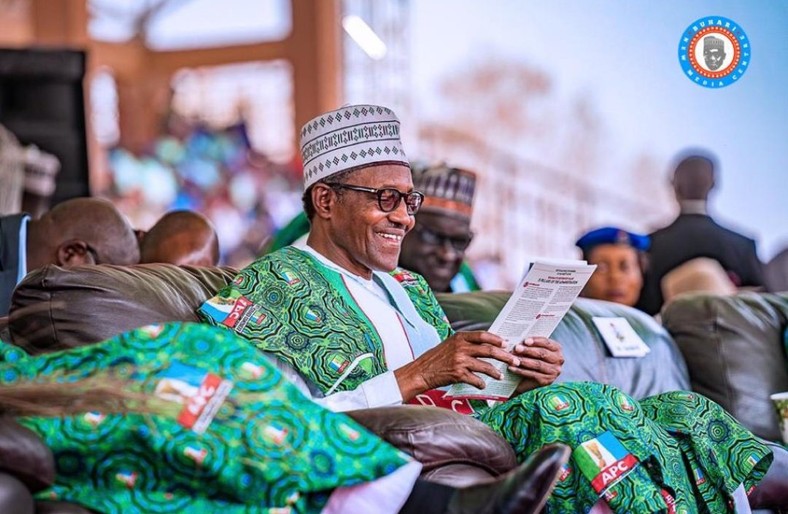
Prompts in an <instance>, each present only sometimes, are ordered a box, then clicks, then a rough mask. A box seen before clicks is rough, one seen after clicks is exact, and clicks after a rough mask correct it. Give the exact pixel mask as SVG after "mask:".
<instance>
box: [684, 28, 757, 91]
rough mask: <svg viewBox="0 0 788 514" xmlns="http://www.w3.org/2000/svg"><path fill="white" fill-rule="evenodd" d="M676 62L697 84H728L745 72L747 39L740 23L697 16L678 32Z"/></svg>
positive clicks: (747, 49) (748, 59) (712, 86)
mask: <svg viewBox="0 0 788 514" xmlns="http://www.w3.org/2000/svg"><path fill="white" fill-rule="evenodd" d="M679 63H681V68H682V69H683V70H684V75H685V76H686V77H687V78H689V79H690V80H691V81H693V82H694V83H696V84H698V85H701V86H704V87H711V88H720V87H725V86H729V85H731V84H733V83H734V82H736V81H738V80H739V79H740V78H741V76H742V75H743V74H744V72H745V71H747V66H749V64H750V40H749V39H747V34H745V32H744V30H743V29H742V28H741V27H740V26H739V24H738V23H736V22H734V21H732V20H729V19H728V18H724V17H722V16H707V17H705V18H700V19H698V20H696V21H695V22H693V23H692V24H691V25H690V26H689V27H687V30H685V31H684V34H682V35H681V41H679Z"/></svg>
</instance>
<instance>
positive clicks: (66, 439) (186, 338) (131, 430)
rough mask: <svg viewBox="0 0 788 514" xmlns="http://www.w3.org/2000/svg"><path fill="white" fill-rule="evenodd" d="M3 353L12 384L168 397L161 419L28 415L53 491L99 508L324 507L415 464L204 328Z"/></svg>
mask: <svg viewBox="0 0 788 514" xmlns="http://www.w3.org/2000/svg"><path fill="white" fill-rule="evenodd" d="M0 349H2V357H3V359H2V363H0V384H3V385H11V384H16V383H20V382H24V381H36V382H49V383H51V382H56V383H63V384H64V387H69V385H68V383H69V382H72V381H74V380H77V379H83V378H91V377H98V378H100V379H113V380H122V381H128V384H129V387H130V389H131V390H133V391H138V392H143V393H145V394H146V395H148V396H149V397H150V398H155V399H157V400H158V401H157V403H156V404H155V405H156V407H157V408H156V410H155V413H146V414H125V415H104V414H101V413H98V412H89V413H86V414H84V415H78V416H70V417H66V418H62V419H60V418H43V417H35V418H23V419H21V420H20V421H21V422H22V423H23V424H24V425H26V426H27V427H29V428H31V429H32V430H33V431H34V432H36V433H38V434H39V435H40V436H41V437H42V438H43V439H44V441H45V442H46V444H47V445H48V446H49V447H50V448H51V449H52V451H53V453H54V456H55V465H56V469H57V482H56V484H55V485H54V487H52V488H50V489H48V490H46V491H44V492H42V493H40V497H42V498H46V499H60V500H66V501H71V502H75V503H79V504H81V505H84V506H86V507H88V508H90V509H95V510H96V511H98V512H102V513H130V512H144V513H182V512H189V513H217V512H221V513H224V514H235V513H271V514H275V513H277V514H284V513H288V512H319V511H320V510H321V508H322V506H323V505H324V504H325V502H326V500H327V497H328V495H329V494H330V493H331V491H332V490H333V489H335V488H337V487H340V486H350V485H354V484H359V483H362V482H367V481H371V480H374V479H377V478H380V477H382V476H384V475H388V474H390V473H391V472H393V471H394V470H395V469H397V468H399V467H400V466H402V465H403V464H404V463H406V462H408V460H409V458H408V457H407V456H406V455H404V454H403V453H401V452H399V451H398V450H396V449H395V448H393V447H391V446H390V445H388V444H387V443H385V442H384V441H382V440H380V439H379V438H377V437H376V436H374V435H373V434H370V433H369V432H367V431H366V430H365V429H364V428H362V427H361V426H360V425H358V424H357V423H356V422H354V421H353V420H351V419H350V418H348V417H346V416H344V415H342V414H335V413H332V412H329V411H327V410H325V409H322V408H321V407H319V406H317V405H316V404H314V403H313V402H312V401H310V400H309V399H307V398H306V397H304V396H303V395H302V394H301V393H300V391H298V390H297V389H296V388H295V386H293V385H292V384H290V383H289V382H287V381H286V380H285V379H284V378H283V377H282V375H281V374H280V373H279V371H278V370H277V369H276V368H275V367H274V366H273V365H272V364H271V363H270V362H269V361H268V359H267V358H266V357H265V356H263V354H262V353H261V352H259V351H257V350H256V349H255V348H253V347H252V346H250V345H249V344H248V343H246V342H245V341H244V340H242V339H240V338H239V337H238V336H236V335H234V334H232V333H231V332H229V331H227V330H221V329H216V328H212V327H209V326H208V325H205V324H191V323H183V324H181V323H173V324H167V325H156V326H149V327H144V328H140V329H137V330H134V331H132V332H129V333H127V334H124V335H121V336H118V337H115V338H113V339H110V340H108V341H105V342H103V343H99V344H96V345H91V346H84V347H81V348H78V349H72V350H67V351H62V352H58V353H52V354H46V355H40V356H35V357H33V356H28V355H26V354H24V353H23V352H22V351H21V350H19V349H18V348H16V347H12V346H8V345H3V346H2V347H0ZM152 405H153V404H152Z"/></svg>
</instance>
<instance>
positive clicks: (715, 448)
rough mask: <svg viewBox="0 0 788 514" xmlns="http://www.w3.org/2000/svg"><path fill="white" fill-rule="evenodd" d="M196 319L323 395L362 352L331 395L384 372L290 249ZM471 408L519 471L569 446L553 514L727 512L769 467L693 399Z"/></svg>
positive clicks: (571, 388)
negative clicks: (592, 512) (603, 507)
mask: <svg viewBox="0 0 788 514" xmlns="http://www.w3.org/2000/svg"><path fill="white" fill-rule="evenodd" d="M392 275H393V276H394V277H395V278H397V280H398V281H399V283H400V285H401V286H402V287H403V288H404V290H405V292H406V293H407V295H408V297H409V298H410V300H411V301H412V302H413V304H414V306H415V308H416V310H417V311H418V314H419V315H420V316H421V317H422V318H423V319H424V320H425V321H426V322H428V323H429V324H431V325H433V326H434V327H435V330H436V332H437V335H438V337H439V338H440V339H439V340H436V341H434V342H433V346H434V345H437V344H438V343H439V342H440V340H443V339H445V338H446V337H447V336H448V335H449V334H450V333H451V328H450V327H449V325H448V322H447V320H446V317H445V315H444V313H443V311H442V309H441V308H440V306H439V304H438V302H437V300H436V299H435V297H434V295H433V294H432V292H431V291H430V289H429V287H428V286H427V285H426V282H425V281H424V279H423V278H422V277H420V276H418V275H416V274H412V273H408V272H404V271H402V270H399V269H398V270H395V271H394V272H392ZM200 314H201V316H203V318H204V319H206V321H208V322H209V323H212V324H216V325H222V326H226V327H229V328H231V329H233V330H234V331H236V332H237V333H239V334H241V335H243V336H244V337H245V338H246V339H247V340H248V341H250V342H251V343H252V344H253V345H255V346H256V347H257V348H260V349H261V350H264V351H266V352H270V353H272V354H273V355H274V356H275V357H277V358H278V359H281V360H282V361H284V362H286V363H287V364H289V365H290V366H292V367H294V368H295V369H297V370H298V371H299V372H300V373H301V374H302V375H303V376H304V377H306V378H308V379H309V380H311V381H312V382H313V383H314V384H316V385H317V387H318V388H319V389H320V390H321V391H322V392H323V393H326V392H327V391H328V390H329V389H330V388H332V387H335V386H336V385H337V384H338V380H340V378H341V377H342V374H343V371H344V370H345V369H346V367H347V364H348V363H349V362H352V361H354V360H356V359H357V358H358V357H359V356H361V355H364V354H372V358H369V359H365V360H364V365H363V366H358V367H357V368H356V369H355V370H354V371H353V372H352V373H351V374H350V376H348V377H346V378H344V379H342V381H341V383H339V387H337V388H336V389H335V390H336V391H349V390H354V389H355V388H357V387H358V386H359V384H361V383H363V382H364V381H366V380H369V379H371V378H373V377H375V376H377V375H379V374H381V373H383V372H385V371H387V367H386V364H385V358H384V355H383V347H382V343H381V339H380V336H379V334H378V330H380V329H381V327H377V328H376V327H374V326H373V325H372V323H371V322H370V320H369V319H368V318H367V317H366V315H365V314H364V313H363V311H362V310H361V309H360V308H359V306H358V305H357V304H356V302H355V301H354V299H353V297H352V295H351V294H350V293H349V290H348V289H347V287H346V286H345V284H344V283H343V281H342V280H341V276H340V275H339V273H337V272H336V271H334V270H332V269H330V268H328V267H326V266H325V265H323V264H322V263H320V262H318V261H317V260H316V259H315V258H313V257H312V256H310V255H309V254H308V253H306V252H304V251H301V250H298V249H296V248H293V247H287V248H284V249H282V250H280V251H278V252H274V253H273V254H269V255H267V256H265V257H262V258H260V259H258V260H257V261H255V262H254V263H253V264H252V265H250V266H249V267H247V268H245V269H244V270H243V271H241V273H240V274H239V275H238V276H237V277H236V279H235V280H234V281H233V283H232V284H231V285H229V286H227V287H226V288H224V289H222V290H221V291H220V292H219V293H218V295H217V296H216V297H215V298H213V299H211V300H209V301H208V302H206V303H205V304H203V306H202V307H201V309H200ZM383 329H385V327H383ZM416 356H418V353H416ZM475 407H476V408H477V410H476V414H475V415H476V416H477V417H478V418H479V419H480V420H481V421H483V422H484V423H486V424H487V425H488V426H490V427H491V428H492V429H493V430H495V431H497V432H498V433H499V434H500V435H501V436H502V437H504V438H505V439H506V440H507V441H508V442H509V443H510V444H511V445H512V447H513V448H514V449H515V452H516V453H517V456H518V459H519V460H520V461H521V462H522V461H523V460H524V459H525V458H526V457H527V456H528V455H529V454H531V453H532V452H534V451H536V450H537V449H538V448H540V447H541V446H543V445H544V444H547V443H551V442H556V441H560V442H563V443H565V444H568V445H569V446H571V447H572V448H573V458H572V460H571V461H570V463H569V464H568V465H567V466H566V467H565V469H564V472H563V474H562V476H561V478H560V480H559V482H558V485H557V486H556V489H555V492H554V493H553V495H552V497H551V498H550V500H549V501H548V504H547V511H548V512H550V513H557V514H565V513H571V512H587V511H588V510H589V509H591V507H592V506H593V505H594V504H595V503H596V502H597V501H598V499H599V498H600V497H602V498H604V499H605V500H606V501H607V502H608V504H609V505H610V507H611V508H612V509H613V510H614V511H615V512H617V513H621V514H625V513H626V514H629V513H651V512H669V513H670V512H677V513H686V514H691V513H714V514H717V513H723V512H732V511H733V510H732V509H733V503H732V500H731V494H732V493H733V491H734V490H735V489H736V488H737V487H738V486H740V485H743V486H744V488H745V490H746V491H748V492H749V490H750V489H751V488H752V487H754V485H755V484H756V483H757V482H758V481H759V480H760V479H761V478H762V477H763V475H764V474H765V472H766V470H767V469H768V467H769V465H770V463H771V461H772V459H773V456H772V454H771V451H770V450H769V449H768V448H767V447H766V446H765V445H763V444H761V443H760V442H759V441H758V440H757V439H756V438H755V437H754V436H753V435H752V434H751V433H749V432H748V431H747V430H746V429H744V428H743V427H741V426H740V425H739V424H738V423H737V422H736V421H735V420H734V419H733V418H732V417H731V416H730V415H728V414H727V413H726V412H725V411H724V410H723V409H722V408H720V407H719V406H718V405H716V404H715V403H713V402H711V401H710V400H708V399H706V398H704V397H702V396H700V395H698V394H696V393H691V392H671V393H666V394H661V395H657V396H654V397H651V398H647V399H644V400H641V401H639V402H638V401H635V400H634V399H632V398H630V397H629V396H628V395H626V394H624V393H623V392H621V391H619V390H617V389H615V388H614V387H611V386H606V385H602V384H595V383H567V384H556V385H552V386H548V387H541V388H538V389H535V390H533V391H530V392H527V393H524V394H521V395H519V396H517V397H515V398H513V399H511V400H509V401H507V402H505V403H503V404H498V405H497V406H495V407H493V408H489V407H487V406H486V405H484V406H482V407H481V408H480V406H479V404H478V403H477V404H475Z"/></svg>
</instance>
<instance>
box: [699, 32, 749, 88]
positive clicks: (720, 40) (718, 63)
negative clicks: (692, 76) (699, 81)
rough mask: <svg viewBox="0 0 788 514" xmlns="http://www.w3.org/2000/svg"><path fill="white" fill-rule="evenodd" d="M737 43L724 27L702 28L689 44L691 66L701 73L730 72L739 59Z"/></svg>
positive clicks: (716, 75) (710, 75)
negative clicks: (716, 28) (717, 28)
mask: <svg viewBox="0 0 788 514" xmlns="http://www.w3.org/2000/svg"><path fill="white" fill-rule="evenodd" d="M739 55H740V52H739V43H738V41H737V40H736V38H735V36H734V35H733V34H731V33H730V31H727V30H725V29H719V30H713V29H712V30H709V29H707V30H704V31H701V32H699V33H698V34H696V35H695V37H694V38H693V40H692V43H691V44H690V56H691V61H692V66H693V68H695V70H696V71H697V72H698V73H700V74H701V75H704V76H707V77H719V76H722V75H725V74H727V73H728V72H730V71H731V70H732V69H733V68H734V67H735V66H736V65H737V64H738V61H739Z"/></svg>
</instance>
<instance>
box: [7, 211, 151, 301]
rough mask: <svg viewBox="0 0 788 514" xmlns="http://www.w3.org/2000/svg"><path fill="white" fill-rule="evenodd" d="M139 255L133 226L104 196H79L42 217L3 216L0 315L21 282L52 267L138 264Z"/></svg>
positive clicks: (25, 215)
mask: <svg viewBox="0 0 788 514" xmlns="http://www.w3.org/2000/svg"><path fill="white" fill-rule="evenodd" d="M139 257H140V253H139V248H138V246H137V239H136V237H135V236H134V231H133V230H132V228H131V225H129V222H128V221H127V220H126V218H124V217H123V215H122V214H121V213H120V212H119V211H118V210H117V209H116V208H115V206H114V205H113V204H112V203H111V202H109V201H107V200H103V199H100V198H75V199H72V200H67V201H65V202H62V203H60V204H58V205H56V206H55V207H54V208H53V209H52V210H50V211H49V212H47V213H46V214H44V215H43V216H42V217H41V218H40V219H37V220H36V219H30V216H28V215H27V214H24V213H22V214H13V215H10V216H3V217H0V316H5V315H6V314H8V309H9V307H10V305H11V293H13V291H14V287H16V285H17V284H18V283H19V282H21V281H22V278H24V276H25V275H26V274H27V273H28V272H29V271H32V270H34V269H37V268H40V267H42V266H45V265H47V264H57V265H58V266H78V265H81V264H119V265H128V264H136V263H137V262H138V261H139Z"/></svg>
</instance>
